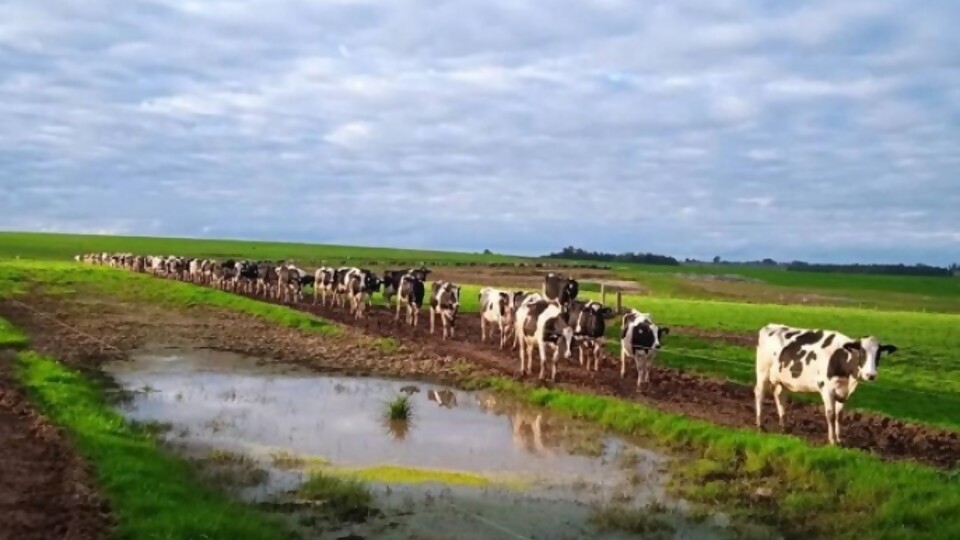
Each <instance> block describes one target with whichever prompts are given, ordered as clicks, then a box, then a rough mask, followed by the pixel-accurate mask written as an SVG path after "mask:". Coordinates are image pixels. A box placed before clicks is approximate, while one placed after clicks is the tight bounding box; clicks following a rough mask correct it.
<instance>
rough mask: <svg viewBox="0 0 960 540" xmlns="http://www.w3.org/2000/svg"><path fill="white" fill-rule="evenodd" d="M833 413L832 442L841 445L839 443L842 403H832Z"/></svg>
mask: <svg viewBox="0 0 960 540" xmlns="http://www.w3.org/2000/svg"><path fill="white" fill-rule="evenodd" d="M833 406H834V413H833V440H835V441H836V442H837V444H842V443H841V441H840V413H841V412H843V402H842V401H834V404H833Z"/></svg>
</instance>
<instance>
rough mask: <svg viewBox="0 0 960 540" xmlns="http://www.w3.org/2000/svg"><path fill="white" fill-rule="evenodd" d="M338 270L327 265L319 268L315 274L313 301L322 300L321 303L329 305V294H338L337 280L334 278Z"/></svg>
mask: <svg viewBox="0 0 960 540" xmlns="http://www.w3.org/2000/svg"><path fill="white" fill-rule="evenodd" d="M335 273H336V270H334V269H333V268H327V267H325V266H323V267H320V268H317V272H316V273H315V274H314V275H313V303H314V304H316V303H317V300H320V303H321V304H322V305H323V306H324V307H326V305H327V295H328V294H336V291H335V286H336V280H335V279H334V274H335Z"/></svg>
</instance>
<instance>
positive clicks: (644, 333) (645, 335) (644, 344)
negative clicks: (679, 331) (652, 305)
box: [629, 314, 670, 350]
mask: <svg viewBox="0 0 960 540" xmlns="http://www.w3.org/2000/svg"><path fill="white" fill-rule="evenodd" d="M629 325H630V326H629V331H630V332H633V346H634V348H637V349H647V350H657V349H660V348H661V347H662V346H663V338H664V337H665V336H666V335H667V334H669V333H670V329H669V328H667V327H666V326H663V327H661V326H659V325H657V323H655V322H653V319H651V318H650V316H649V315H646V314H639V316H636V315H635V318H634V320H633V321H631V322H630V323H629Z"/></svg>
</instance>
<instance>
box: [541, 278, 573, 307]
mask: <svg viewBox="0 0 960 540" xmlns="http://www.w3.org/2000/svg"><path fill="white" fill-rule="evenodd" d="M579 292H580V284H579V283H577V280H575V279H570V278H566V277H564V276H562V275H560V274H555V273H553V272H550V273H549V274H547V275H546V277H544V278H543V290H542V293H543V297H544V298H546V299H547V300H556V301H558V302H560V304H561V305H562V306H566V305H567V304H568V303H569V302H571V301H573V300H576V299H577V294H578V293H579Z"/></svg>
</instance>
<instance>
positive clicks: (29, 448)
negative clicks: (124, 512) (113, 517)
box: [0, 351, 110, 540]
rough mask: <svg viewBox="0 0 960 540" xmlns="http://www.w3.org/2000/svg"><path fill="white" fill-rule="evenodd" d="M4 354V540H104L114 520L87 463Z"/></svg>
mask: <svg viewBox="0 0 960 540" xmlns="http://www.w3.org/2000/svg"><path fill="white" fill-rule="evenodd" d="M12 356H13V354H12V352H11V351H6V352H4V351H0V539H4V540H5V539H11V540H13V539H16V540H31V539H37V540H40V539H48V538H70V539H72V540H86V539H93V538H100V537H102V536H103V535H104V533H105V532H106V531H107V529H108V527H109V524H110V519H109V509H108V508H107V505H106V503H105V502H104V500H103V499H102V498H101V497H100V496H99V495H98V494H97V493H96V491H95V490H94V489H93V487H92V486H93V483H92V474H91V471H90V470H89V468H88V466H87V464H85V463H84V462H83V460H81V459H80V458H79V457H78V456H77V455H76V453H75V452H74V451H73V450H72V449H71V448H70V446H69V444H68V443H67V441H66V438H65V436H64V434H63V433H61V431H60V430H58V429H57V428H55V427H54V426H52V425H51V424H50V423H49V422H48V421H47V420H46V419H45V418H44V417H43V416H41V415H40V414H39V413H37V411H36V410H35V409H34V408H33V407H31V406H30V404H29V402H28V400H27V398H26V396H25V395H24V393H23V391H21V390H20V389H19V388H18V387H17V385H16V384H15V382H14V380H13V376H12V374H11V367H12V361H13V358H12Z"/></svg>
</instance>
